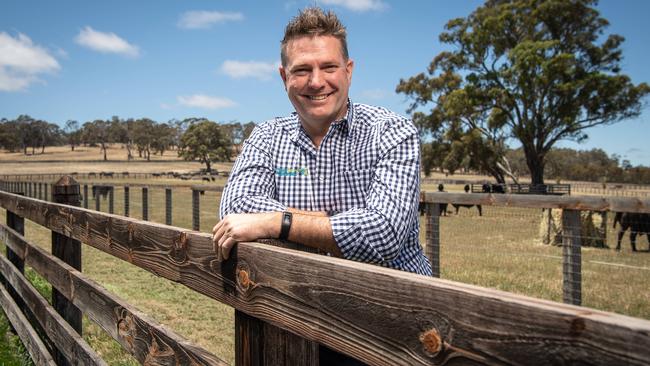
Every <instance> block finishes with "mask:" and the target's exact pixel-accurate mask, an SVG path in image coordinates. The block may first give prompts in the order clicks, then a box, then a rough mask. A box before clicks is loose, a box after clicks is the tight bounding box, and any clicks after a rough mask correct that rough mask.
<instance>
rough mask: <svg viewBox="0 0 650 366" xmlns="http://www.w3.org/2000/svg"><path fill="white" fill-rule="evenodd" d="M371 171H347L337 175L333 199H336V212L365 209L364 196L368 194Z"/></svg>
mask: <svg viewBox="0 0 650 366" xmlns="http://www.w3.org/2000/svg"><path fill="white" fill-rule="evenodd" d="M373 174H374V170H373V169H358V170H349V171H345V172H342V173H339V175H338V177H337V184H336V187H333V188H334V192H332V193H333V197H337V203H338V206H339V207H338V210H341V211H345V210H349V209H352V208H365V207H366V196H367V195H368V193H369V192H370V185H371V184H372V177H373Z"/></svg>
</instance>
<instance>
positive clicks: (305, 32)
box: [280, 7, 349, 67]
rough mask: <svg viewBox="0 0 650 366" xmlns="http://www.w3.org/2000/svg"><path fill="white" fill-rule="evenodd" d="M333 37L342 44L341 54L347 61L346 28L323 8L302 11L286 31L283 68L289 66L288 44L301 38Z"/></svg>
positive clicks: (281, 52)
mask: <svg viewBox="0 0 650 366" xmlns="http://www.w3.org/2000/svg"><path fill="white" fill-rule="evenodd" d="M314 36H332V37H334V38H336V39H338V40H339V42H341V54H342V55H343V57H344V58H345V60H346V61H347V60H348V58H349V56H348V41H347V33H346V31H345V26H344V25H343V24H342V23H341V21H340V20H339V18H338V17H337V16H336V14H334V13H333V12H331V11H328V12H327V13H326V12H324V11H323V9H321V8H317V7H312V8H306V9H304V10H301V11H300V12H299V13H298V16H296V17H295V18H293V19H291V21H290V22H289V24H287V27H286V28H285V29H284V38H283V39H282V43H281V47H280V59H281V61H282V66H284V67H286V66H287V43H289V41H291V40H293V39H296V38H300V37H314Z"/></svg>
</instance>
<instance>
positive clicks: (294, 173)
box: [275, 168, 309, 177]
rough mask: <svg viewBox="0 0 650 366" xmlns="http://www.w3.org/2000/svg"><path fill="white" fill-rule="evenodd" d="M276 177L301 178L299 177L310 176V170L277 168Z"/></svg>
mask: <svg viewBox="0 0 650 366" xmlns="http://www.w3.org/2000/svg"><path fill="white" fill-rule="evenodd" d="M275 175H277V176H280V177H299V176H305V177H306V176H308V175H309V169H308V168H276V169H275Z"/></svg>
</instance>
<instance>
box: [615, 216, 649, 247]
mask: <svg viewBox="0 0 650 366" xmlns="http://www.w3.org/2000/svg"><path fill="white" fill-rule="evenodd" d="M616 223H619V224H620V226H621V227H620V228H619V230H618V237H617V241H616V250H621V240H622V239H623V235H625V232H626V231H627V230H630V244H631V245H632V251H634V252H636V251H637V250H636V237H637V235H639V237H640V236H642V235H643V234H645V236H646V239H647V240H648V251H650V213H637V212H617V213H616V215H614V224H613V226H612V227H614V228H616Z"/></svg>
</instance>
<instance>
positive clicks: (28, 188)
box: [25, 182, 32, 197]
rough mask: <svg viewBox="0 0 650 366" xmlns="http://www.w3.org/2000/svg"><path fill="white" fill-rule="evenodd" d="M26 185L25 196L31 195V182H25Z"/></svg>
mask: <svg viewBox="0 0 650 366" xmlns="http://www.w3.org/2000/svg"><path fill="white" fill-rule="evenodd" d="M25 184H26V185H27V197H32V182H25Z"/></svg>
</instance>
